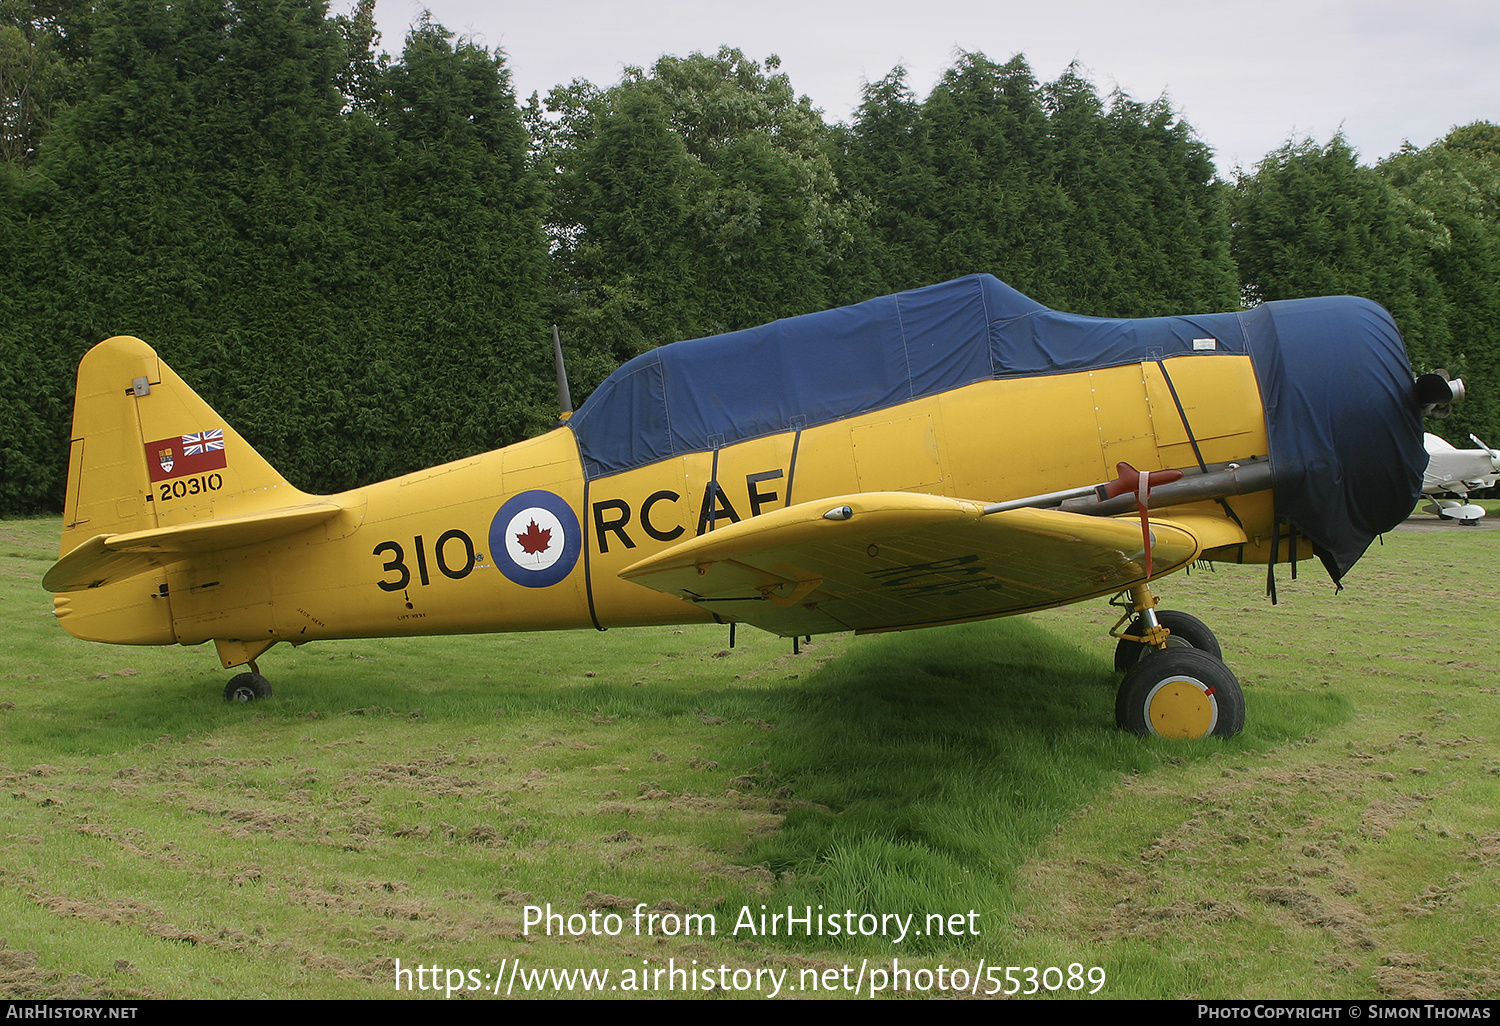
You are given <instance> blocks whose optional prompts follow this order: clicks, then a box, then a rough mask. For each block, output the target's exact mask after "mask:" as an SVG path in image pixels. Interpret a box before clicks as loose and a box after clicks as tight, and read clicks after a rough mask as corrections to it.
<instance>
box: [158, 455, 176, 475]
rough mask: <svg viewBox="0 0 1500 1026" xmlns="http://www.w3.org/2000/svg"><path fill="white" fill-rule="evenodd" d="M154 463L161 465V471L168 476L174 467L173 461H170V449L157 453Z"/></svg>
mask: <svg viewBox="0 0 1500 1026" xmlns="http://www.w3.org/2000/svg"><path fill="white" fill-rule="evenodd" d="M156 461H157V462H158V463H160V464H161V469H162V471H163V472H164V473H167V474H170V473H171V472H172V467H174V466H175V465H176V463H175V461H174V460H173V459H172V450H171V449H163V450H162V451H161V452H159V453H157V454H156Z"/></svg>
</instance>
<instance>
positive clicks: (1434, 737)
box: [0, 520, 1500, 999]
mask: <svg viewBox="0 0 1500 1026" xmlns="http://www.w3.org/2000/svg"><path fill="white" fill-rule="evenodd" d="M55 545H56V542H55V524H54V523H53V522H52V521H43V520H32V521H5V522H0V613H3V614H4V622H5V624H6V627H5V638H4V644H3V648H0V780H3V784H4V788H3V791H0V996H6V997H17V998H35V997H64V996H71V997H112V998H170V997H193V998H234V997H277V998H284V997H343V998H347V997H356V998H358V997H372V998H373V997H395V996H408V994H414V996H417V997H423V998H427V999H432V998H433V997H434V996H438V997H440V998H441V997H442V996H443V995H445V994H446V993H448V992H449V988H452V994H453V996H454V997H455V998H457V997H459V996H465V997H478V996H486V995H488V994H490V993H493V992H495V991H497V990H498V991H499V992H500V993H502V994H503V993H506V992H509V993H512V994H514V995H517V996H520V995H523V994H524V995H527V996H543V997H552V996H559V995H564V994H568V993H572V994H575V995H582V994H584V993H585V986H584V983H585V981H584V980H583V979H581V978H579V977H576V976H574V977H568V980H567V982H564V981H563V980H562V979H561V978H560V977H559V976H558V975H556V974H555V973H554V974H553V975H551V976H535V975H534V974H538V973H542V972H544V971H546V970H556V971H560V972H566V973H571V972H573V971H575V970H582V971H593V972H595V973H596V975H595V976H594V977H593V982H594V984H596V985H602V986H603V988H605V989H604V990H603V993H604V994H605V996H621V995H622V994H627V995H628V994H629V993H632V992H640V993H644V994H647V995H650V996H663V995H666V994H668V993H670V994H672V995H674V996H676V995H680V994H682V993H683V992H684V991H686V993H688V994H691V995H696V996H722V995H725V994H726V993H728V994H730V995H739V996H747V997H749V996H771V995H772V994H773V993H774V994H776V995H777V996H782V997H786V996H793V997H795V996H807V995H808V994H809V993H810V992H811V993H816V994H817V995H819V996H827V995H829V994H832V995H833V996H854V994H855V993H856V992H855V991H853V990H850V989H848V988H852V987H855V986H857V987H858V988H859V990H858V991H857V993H858V995H859V996H867V995H868V994H869V993H870V992H871V991H872V990H879V987H880V985H881V984H882V981H883V986H884V988H885V989H884V990H883V991H880V992H887V993H888V992H895V993H905V992H907V991H910V992H911V993H913V994H917V995H922V994H927V995H931V996H939V995H948V994H950V993H952V992H955V991H968V992H975V993H977V994H980V995H983V994H985V993H987V992H989V991H993V990H1001V991H1004V990H1015V989H1020V990H1022V991H1025V990H1029V989H1036V990H1038V991H1039V994H1038V996H1039V997H1045V996H1047V995H1049V994H1052V995H1053V996H1075V997H1084V996H1087V995H1088V994H1089V993H1090V992H1091V991H1095V990H1097V993H1098V995H1099V996H1101V997H1112V998H1135V997H1149V998H1184V997H1248V998H1256V997H1289V998H1330V997H1331V998H1366V997H1369V998H1375V997H1391V998H1416V997H1450V998H1457V997H1493V996H1494V995H1495V994H1496V993H1500V815H1497V813H1496V811H1495V810H1496V809H1497V807H1500V752H1497V749H1496V739H1497V737H1500V674H1497V670H1500V652H1497V650H1496V645H1495V640H1494V639H1495V630H1496V603H1495V595H1496V586H1495V583H1494V582H1495V581H1496V580H1497V579H1500V548H1497V546H1500V530H1491V529H1489V528H1487V527H1486V528H1481V529H1465V528H1459V527H1456V526H1455V527H1450V528H1447V529H1440V530H1433V531H1427V532H1406V531H1398V532H1396V533H1394V534H1391V535H1388V536H1387V537H1386V538H1385V539H1384V542H1383V544H1378V545H1377V546H1375V547H1372V549H1371V551H1370V552H1369V554H1368V555H1367V556H1366V558H1365V560H1364V561H1362V562H1361V563H1360V564H1359V565H1358V566H1357V567H1356V568H1355V570H1354V571H1353V573H1352V574H1351V575H1350V577H1349V579H1348V581H1347V582H1346V583H1347V585H1348V586H1347V588H1346V590H1345V591H1343V592H1342V593H1341V594H1337V595H1336V594H1335V593H1334V590H1333V587H1332V585H1331V584H1330V583H1329V582H1328V580H1327V578H1326V576H1325V575H1324V574H1323V573H1322V571H1321V569H1320V568H1316V567H1314V566H1311V565H1304V566H1303V567H1302V568H1301V570H1300V574H1299V578H1300V579H1299V580H1297V581H1295V582H1293V581H1291V580H1290V575H1289V573H1288V572H1287V570H1286V568H1279V569H1278V575H1277V576H1278V582H1279V591H1280V604H1279V605H1277V606H1275V607H1272V606H1271V605H1270V603H1269V602H1268V601H1267V600H1266V599H1265V597H1264V590H1265V573H1264V570H1263V569H1256V568H1250V567H1233V566H1231V567H1220V568H1218V569H1217V571H1209V570H1207V569H1197V570H1194V571H1193V572H1192V574H1191V575H1188V576H1183V575H1179V576H1178V577H1175V578H1171V579H1169V580H1166V581H1164V582H1162V583H1161V591H1162V593H1163V595H1164V603H1165V604H1166V605H1168V606H1170V607H1173V608H1180V609H1184V610H1187V611H1190V612H1192V613H1194V614H1195V615H1197V616H1199V617H1201V618H1202V619H1204V620H1205V621H1207V622H1208V623H1209V624H1210V625H1211V626H1212V627H1214V629H1215V630H1216V631H1217V632H1218V634H1219V637H1220V640H1221V641H1222V643H1223V645H1224V649H1225V658H1226V660H1227V661H1228V662H1229V664H1230V666H1231V667H1232V668H1233V669H1234V670H1235V671H1236V673H1237V674H1238V675H1239V677H1240V680H1241V682H1242V683H1243V684H1244V686H1245V692H1246V702H1247V707H1248V722H1247V728H1246V730H1245V732H1244V733H1243V734H1242V735H1240V736H1239V737H1237V738H1235V739H1233V740H1231V741H1228V742H1220V741H1205V742H1194V743H1188V744H1182V743H1167V742H1162V741H1144V740H1140V739H1137V738H1135V737H1133V736H1127V735H1124V734H1122V733H1120V732H1119V731H1117V730H1116V729H1115V728H1114V725H1113V707H1114V685H1115V683H1116V680H1117V678H1116V675H1115V674H1114V672H1113V670H1112V649H1111V645H1110V643H1109V639H1108V638H1107V637H1106V636H1105V631H1106V629H1107V628H1108V626H1109V625H1110V623H1112V622H1113V619H1112V617H1111V616H1110V615H1109V611H1108V610H1107V609H1106V608H1105V607H1104V604H1103V603H1102V602H1095V603H1090V604H1088V605H1085V606H1074V607H1069V608H1067V609H1062V610H1056V611H1053V612H1050V613H1047V614H1042V615H1037V616H1032V617H1028V618H1018V619H1012V620H1002V621H994V622H990V623H984V624H974V625H968V626H963V627H955V628H945V629H939V630H929V631H918V632H914V633H910V634H895V635H885V636H877V637H868V638H849V637H831V638H827V639H815V640H814V642H813V643H812V644H810V645H804V646H803V649H802V654H801V655H797V656H794V655H793V654H792V652H791V651H790V645H789V643H787V642H784V641H782V640H781V639H777V638H774V637H771V636H769V635H765V634H761V633H759V632H756V631H754V630H750V629H746V630H743V631H741V632H740V637H739V641H740V644H739V645H738V646H737V647H736V648H734V649H732V650H731V649H728V648H727V647H726V646H727V641H728V638H727V630H726V629H725V628H690V629H680V628H662V629H651V630H634V631H623V630H622V631H610V632H607V633H605V634H602V635H596V634H590V633H575V634H555V635H497V636H487V637H470V638H447V639H426V640H416V641H410V640H406V641H362V642H338V643H319V644H315V645H310V646H308V647H306V648H303V649H299V650H292V649H288V648H277V649H275V650H273V651H272V652H271V653H269V654H268V655H267V656H266V657H265V658H264V659H263V660H262V661H261V667H262V670H263V671H264V672H265V673H266V674H267V676H269V677H270V678H271V679H272V681H273V683H274V685H275V688H276V695H275V697H274V698H272V699H269V700H266V701H263V702H257V703H251V704H246V705H238V704H229V703H225V702H224V701H223V700H222V699H221V697H220V695H221V691H222V688H223V684H224V681H225V680H226V679H227V676H228V675H227V674H226V673H224V672H223V671H221V670H220V669H219V667H218V662H217V660H216V658H215V657H214V654H213V651H212V648H211V647H205V648H198V649H156V648H142V649H130V648H116V647H108V646H101V645H94V644H89V643H84V642H79V641H75V640H73V639H71V638H69V637H68V636H67V635H66V634H65V633H64V632H63V631H62V630H61V629H60V628H59V627H58V626H57V625H56V623H55V622H54V621H53V619H52V616H51V606H50V601H49V597H48V596H47V595H46V594H45V593H44V592H43V591H42V590H41V589H40V587H39V585H38V581H39V579H40V577H41V575H42V573H43V571H44V570H45V569H46V568H47V567H48V566H49V565H50V564H51V561H52V560H53V559H54V558H55ZM549 905H550V908H551V911H552V912H553V913H554V914H555V915H556V916H557V917H558V918H556V919H554V920H553V921H552V926H551V929H550V930H549V929H548V928H547V925H546V921H545V920H543V921H542V922H541V923H533V922H531V921H530V920H533V919H535V918H536V917H537V915H538V913H537V912H536V911H528V909H532V910H535V909H540V910H542V913H545V911H546V910H547V908H548V906H549ZM763 906H764V908H763ZM789 906H790V907H791V908H792V909H794V910H795V914H796V915H797V916H803V915H805V914H806V913H805V912H804V910H806V909H809V908H810V909H811V910H812V911H811V914H812V916H813V917H814V920H813V922H814V925H815V926H818V925H821V926H822V927H823V930H822V936H816V935H814V936H806V935H805V933H806V932H807V931H805V930H803V929H801V928H800V926H798V927H797V929H795V930H794V934H795V935H793V936H787V935H786V934H787V931H786V928H785V922H784V919H783V921H782V922H781V923H778V924H776V925H777V930H776V935H774V936H769V935H766V934H765V933H763V932H762V931H761V930H760V922H761V920H760V918H759V917H760V916H761V915H762V913H764V914H765V915H766V916H767V917H770V916H771V915H773V914H774V913H778V912H780V913H781V914H782V915H783V917H785V913H786V910H787V908H788V907H789ZM637 909H640V910H641V916H642V918H641V921H640V922H641V927H640V928H639V929H638V928H637V925H636V919H635V913H636V910H637ZM846 912H847V913H852V915H845V913H846ZM652 916H654V917H655V918H654V919H652V918H651V917H652ZM860 916H868V917H870V918H866V919H864V920H861V919H860V918H859V917H860ZM907 916H911V917H914V918H911V919H904V918H903V917H907ZM612 917H613V918H612ZM881 917H884V918H883V919H882V918H881ZM766 922H767V925H770V924H771V922H772V921H771V920H770V919H769V918H767V920H766ZM710 923H712V925H713V933H712V934H711V935H710V934H708V932H707V930H708V926H709V924H710ZM903 923H905V924H906V927H907V932H906V933H905V935H904V936H899V935H898V932H899V930H900V929H901V927H902V924H903ZM747 924H749V925H751V926H753V927H754V929H753V931H752V930H751V929H747ZM794 926H797V924H794ZM835 926H836V927H837V928H838V929H839V931H840V932H839V934H838V935H836V936H835V935H831V931H832V930H833V929H834V928H835ZM849 926H853V927H855V928H856V932H857V933H858V932H859V931H860V930H863V931H864V932H865V933H869V934H871V935H855V936H850V935H848V934H847V933H846V932H844V931H845V928H846V927H849ZM570 927H571V930H570ZM616 927H617V929H616ZM736 927H738V929H737V928H736ZM939 927H941V930H939ZM881 929H883V930H884V932H883V933H882V932H880V931H881ZM610 932H613V933H615V934H616V935H614V936H611V935H609V933H610ZM433 967H437V968H436V970H434V969H433ZM1007 967H1018V968H1017V969H1015V970H1013V971H1012V972H1011V974H1010V977H1009V981H1008V980H1007V976H1006V969H1007ZM1049 967H1050V968H1049ZM403 971H404V972H405V975H404V976H402V975H401V972H403ZM604 971H608V973H609V976H608V978H607V979H605V978H603V977H601V976H599V975H597V974H599V973H603V972H604ZM674 971H675V973H676V975H674ZM903 972H904V973H905V975H904V976H903V975H902V973H903ZM454 973H457V974H458V975H456V976H455V975H453V974H454ZM881 974H884V976H883V977H882V976H881ZM1101 978H1102V980H1103V983H1102V985H1099V984H1098V981H1099V980H1100V979H1101ZM398 982H401V983H402V984H403V985H404V986H405V987H406V988H407V989H403V990H401V991H398V989H397V984H398ZM434 986H435V987H436V988H437V989H436V990H434V989H433V987H434ZM570 987H571V989H570ZM411 988H415V990H414V991H412V990H411ZM474 988H477V989H474ZM669 988H670V991H669Z"/></svg>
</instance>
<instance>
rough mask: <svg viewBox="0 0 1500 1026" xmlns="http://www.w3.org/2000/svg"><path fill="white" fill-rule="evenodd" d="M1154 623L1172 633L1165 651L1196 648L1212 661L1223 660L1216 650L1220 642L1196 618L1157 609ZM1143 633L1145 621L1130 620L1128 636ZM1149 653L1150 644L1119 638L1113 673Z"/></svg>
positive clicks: (1169, 610)
mask: <svg viewBox="0 0 1500 1026" xmlns="http://www.w3.org/2000/svg"><path fill="white" fill-rule="evenodd" d="M1156 620H1157V622H1158V623H1160V624H1161V625H1162V626H1163V627H1165V628H1166V629H1167V630H1169V631H1171V632H1172V633H1171V634H1168V635H1167V647H1168V648H1196V649H1197V650H1198V651H1200V652H1207V653H1208V654H1209V655H1211V656H1213V657H1214V658H1215V659H1222V658H1224V652H1223V651H1222V650H1221V649H1220V648H1219V639H1218V638H1216V637H1214V632H1213V631H1211V630H1209V629H1208V625H1207V624H1205V623H1204V622H1203V621H1202V620H1200V619H1198V618H1197V617H1196V616H1192V615H1190V614H1188V613H1179V612H1178V611H1177V610H1175V609H1159V610H1157V611H1156ZM1145 630H1146V622H1145V618H1144V617H1139V616H1138V617H1136V618H1135V619H1134V620H1132V621H1131V623H1130V630H1129V631H1128V633H1130V634H1134V635H1136V636H1138V637H1139V636H1140V635H1141V634H1143V633H1144V632H1145ZM1151 651H1153V649H1152V648H1151V647H1150V646H1149V645H1143V644H1141V643H1140V642H1139V641H1131V640H1130V639H1129V638H1121V639H1120V642H1119V644H1117V645H1116V646H1115V672H1117V673H1124V672H1126V671H1127V670H1129V669H1130V668H1131V667H1132V666H1134V665H1135V664H1136V663H1138V662H1140V661H1141V659H1142V658H1143V657H1144V656H1145V655H1146V653H1147V652H1151Z"/></svg>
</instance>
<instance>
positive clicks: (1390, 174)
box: [1379, 122, 1500, 446]
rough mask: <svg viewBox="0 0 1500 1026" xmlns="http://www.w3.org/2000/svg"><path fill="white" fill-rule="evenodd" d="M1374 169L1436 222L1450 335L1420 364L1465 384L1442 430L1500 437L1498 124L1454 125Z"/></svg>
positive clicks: (1457, 438)
mask: <svg viewBox="0 0 1500 1026" xmlns="http://www.w3.org/2000/svg"><path fill="white" fill-rule="evenodd" d="M1379 170H1380V172H1381V173H1382V174H1383V175H1384V176H1385V178H1386V180H1387V181H1389V182H1390V183H1391V185H1392V186H1394V187H1395V188H1396V190H1397V192H1398V193H1400V195H1401V196H1402V197H1403V198H1405V199H1406V200H1407V201H1408V202H1409V203H1410V204H1412V206H1413V207H1414V208H1415V210H1416V211H1417V212H1418V214H1417V216H1418V217H1419V218H1420V217H1430V218H1431V219H1432V222H1433V223H1432V225H1431V226H1430V227H1428V228H1427V230H1426V232H1425V233H1424V234H1425V236H1426V237H1427V238H1429V239H1432V240H1434V241H1433V242H1432V244H1431V245H1430V252H1431V256H1432V262H1433V270H1434V272H1435V274H1436V275H1437V279H1438V282H1439V283H1440V285H1441V286H1442V293H1443V299H1444V311H1445V315H1446V319H1447V323H1448V327H1449V330H1450V337H1451V342H1450V345H1449V348H1448V351H1447V352H1431V353H1428V354H1427V361H1426V365H1424V366H1421V367H1419V368H1418V369H1419V370H1420V371H1426V370H1431V369H1432V368H1433V367H1434V366H1437V365H1439V364H1442V365H1445V366H1446V367H1447V368H1448V369H1449V370H1450V372H1451V373H1453V375H1454V376H1456V377H1463V378H1464V379H1465V381H1466V382H1467V384H1468V386H1469V397H1468V399H1467V400H1465V401H1464V402H1463V403H1460V404H1458V405H1457V406H1455V407H1454V408H1453V418H1452V419H1451V420H1450V421H1448V422H1445V423H1444V424H1442V425H1441V427H1440V430H1441V433H1443V434H1444V435H1451V436H1453V437H1451V438H1450V441H1452V442H1453V443H1454V444H1456V445H1459V446H1463V445H1465V444H1467V443H1466V436H1467V435H1468V434H1469V433H1470V432H1473V433H1474V434H1477V435H1478V436H1479V437H1480V438H1482V439H1483V440H1484V441H1485V442H1488V443H1489V444H1492V445H1497V444H1500V442H1495V441H1494V439H1496V438H1500V344H1497V341H1496V340H1497V339H1500V127H1497V126H1496V125H1493V124H1490V123H1488V122H1477V123H1475V124H1472V125H1466V126H1464V127H1462V128H1456V129H1454V130H1453V131H1452V132H1450V133H1449V134H1448V136H1447V137H1446V138H1444V139H1440V140H1438V141H1437V142H1435V143H1433V144H1432V145H1431V146H1429V147H1427V148H1426V149H1422V150H1418V149H1415V148H1414V147H1411V146H1407V147H1406V148H1405V149H1403V150H1402V151H1401V152H1400V153H1397V154H1395V155H1394V156H1392V157H1390V158H1388V159H1387V160H1386V161H1384V162H1383V163H1382V164H1381V165H1380V167H1379Z"/></svg>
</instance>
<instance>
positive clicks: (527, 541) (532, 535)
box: [516, 520, 552, 556]
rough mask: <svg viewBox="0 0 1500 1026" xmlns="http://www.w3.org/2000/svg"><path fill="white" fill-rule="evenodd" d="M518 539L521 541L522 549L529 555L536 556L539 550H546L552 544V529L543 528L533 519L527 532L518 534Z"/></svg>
mask: <svg viewBox="0 0 1500 1026" xmlns="http://www.w3.org/2000/svg"><path fill="white" fill-rule="evenodd" d="M516 541H518V542H520V543H521V550H522V551H523V552H525V553H526V554H527V555H528V556H534V555H536V554H537V553H538V552H546V551H547V549H548V548H550V547H551V545H552V529H551V528H547V529H546V530H543V529H542V528H539V527H537V526H536V521H535V520H533V521H532V522H531V524H530V526H528V527H527V528H526V531H525V533H523V534H518V535H516Z"/></svg>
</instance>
